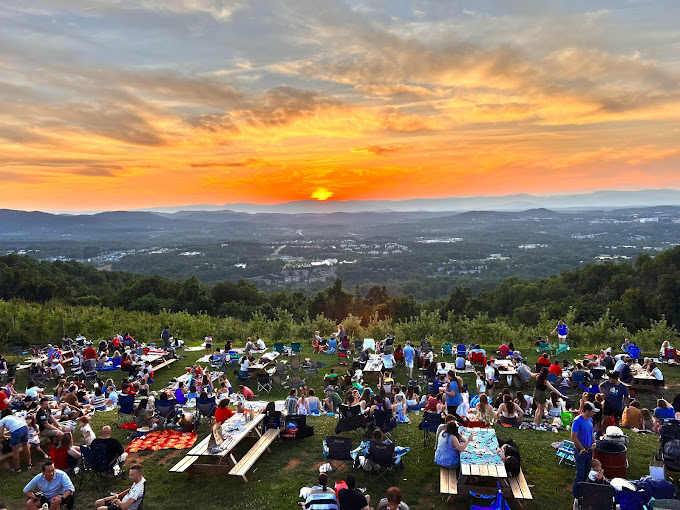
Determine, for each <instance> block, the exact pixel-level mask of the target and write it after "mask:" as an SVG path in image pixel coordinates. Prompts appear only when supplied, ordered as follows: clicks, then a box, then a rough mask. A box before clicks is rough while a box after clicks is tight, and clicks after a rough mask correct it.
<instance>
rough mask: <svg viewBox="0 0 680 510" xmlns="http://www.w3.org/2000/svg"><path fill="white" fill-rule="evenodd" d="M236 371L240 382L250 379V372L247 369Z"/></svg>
mask: <svg viewBox="0 0 680 510" xmlns="http://www.w3.org/2000/svg"><path fill="white" fill-rule="evenodd" d="M235 372H236V378H237V379H238V382H239V384H241V383H247V382H248V381H250V374H249V373H248V371H247V370H246V371H245V372H242V371H240V370H239V371H235Z"/></svg>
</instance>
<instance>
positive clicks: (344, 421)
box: [335, 404, 368, 442]
mask: <svg viewBox="0 0 680 510" xmlns="http://www.w3.org/2000/svg"><path fill="white" fill-rule="evenodd" d="M338 412H339V414H340V419H339V420H338V424H337V425H336V426H335V433H336V434H342V433H344V432H352V433H353V434H354V435H355V436H356V438H357V439H358V440H359V442H361V437H362V434H363V433H364V431H365V430H366V427H367V425H368V423H367V422H366V418H364V416H363V414H361V406H348V405H347V404H340V407H339V409H338Z"/></svg>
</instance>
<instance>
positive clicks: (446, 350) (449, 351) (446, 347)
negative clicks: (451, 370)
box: [442, 342, 453, 356]
mask: <svg viewBox="0 0 680 510" xmlns="http://www.w3.org/2000/svg"><path fill="white" fill-rule="evenodd" d="M442 356H453V345H452V344H451V342H444V343H443V344H442Z"/></svg>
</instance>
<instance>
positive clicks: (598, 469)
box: [588, 459, 609, 483]
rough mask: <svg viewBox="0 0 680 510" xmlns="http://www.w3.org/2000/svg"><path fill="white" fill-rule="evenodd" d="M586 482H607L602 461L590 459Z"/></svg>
mask: <svg viewBox="0 0 680 510" xmlns="http://www.w3.org/2000/svg"><path fill="white" fill-rule="evenodd" d="M588 482H590V483H609V480H607V479H606V478H605V477H604V468H603V467H602V462H600V461H599V460H597V459H593V460H591V461H590V472H589V473H588Z"/></svg>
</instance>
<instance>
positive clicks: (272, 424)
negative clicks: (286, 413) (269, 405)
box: [264, 411, 282, 430]
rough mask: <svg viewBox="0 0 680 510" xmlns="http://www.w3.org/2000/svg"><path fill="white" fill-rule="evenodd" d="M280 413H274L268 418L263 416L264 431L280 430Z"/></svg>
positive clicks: (267, 415) (266, 415)
mask: <svg viewBox="0 0 680 510" xmlns="http://www.w3.org/2000/svg"><path fill="white" fill-rule="evenodd" d="M281 425H282V424H281V411H274V414H273V415H272V416H270V415H269V414H265V416H264V429H265V430H269V429H280V428H281Z"/></svg>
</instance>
